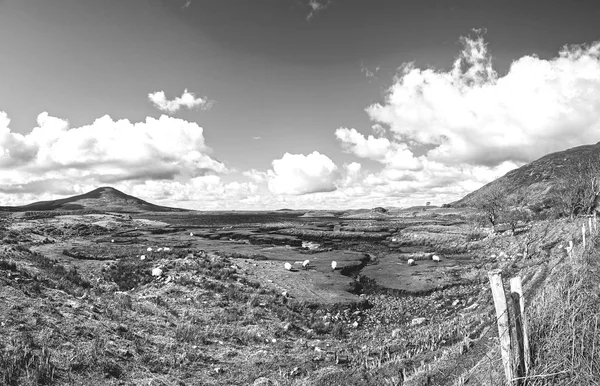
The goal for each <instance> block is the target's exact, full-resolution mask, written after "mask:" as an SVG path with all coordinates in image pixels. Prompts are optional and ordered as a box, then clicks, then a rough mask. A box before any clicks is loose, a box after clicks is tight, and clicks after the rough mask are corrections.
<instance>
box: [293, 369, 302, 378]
mask: <svg viewBox="0 0 600 386" xmlns="http://www.w3.org/2000/svg"><path fill="white" fill-rule="evenodd" d="M301 372H302V371H301V370H300V367H294V368H293V369H292V371H290V376H292V377H297V376H299V375H300V374H301Z"/></svg>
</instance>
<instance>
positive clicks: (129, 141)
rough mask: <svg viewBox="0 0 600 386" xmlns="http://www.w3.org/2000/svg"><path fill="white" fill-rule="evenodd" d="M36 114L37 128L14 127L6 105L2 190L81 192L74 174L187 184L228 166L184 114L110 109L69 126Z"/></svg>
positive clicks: (89, 184)
mask: <svg viewBox="0 0 600 386" xmlns="http://www.w3.org/2000/svg"><path fill="white" fill-rule="evenodd" d="M37 121H38V124H37V126H36V127H35V128H33V129H32V130H31V132H29V133H26V134H19V133H13V132H11V130H10V128H9V123H10V121H9V119H8V117H7V115H6V113H4V112H0V186H1V187H2V188H0V192H4V193H5V194H11V193H18V194H21V195H26V194H35V195H39V194H43V193H51V194H64V193H65V192H71V193H81V192H82V191H81V190H80V189H79V188H77V187H74V186H73V182H74V181H77V183H78V184H79V185H80V186H81V187H86V188H91V189H94V188H95V187H98V186H103V185H115V186H116V185H118V184H123V183H125V182H126V181H130V182H129V183H130V184H139V183H143V182H144V181H152V180H166V181H178V182H181V183H186V182H187V181H194V179H195V178H200V177H206V176H211V175H216V174H223V173H227V172H228V169H227V167H226V166H225V165H224V164H223V163H222V162H219V161H217V160H216V159H214V158H212V157H211V156H210V154H211V149H210V148H209V147H208V146H207V145H206V144H205V141H204V135H203V129H202V127H200V126H198V125H197V124H196V123H193V122H187V121H185V120H182V119H177V118H172V117H168V116H166V115H163V116H161V117H160V118H159V119H154V118H150V117H149V118H146V120H145V121H142V122H134V123H132V122H130V121H129V120H126V119H123V120H117V121H114V120H113V119H112V118H110V117H109V116H108V115H105V116H103V117H101V118H99V119H97V120H95V121H94V122H93V123H92V124H90V125H85V126H81V127H76V128H70V127H69V123H68V121H66V120H63V119H60V118H56V117H52V116H50V115H49V114H48V113H46V112H44V113H41V114H39V116H38V120H37ZM82 189H83V188H82ZM91 189H90V190H91ZM22 197H23V198H25V197H26V196H22ZM37 199H39V196H38V198H37Z"/></svg>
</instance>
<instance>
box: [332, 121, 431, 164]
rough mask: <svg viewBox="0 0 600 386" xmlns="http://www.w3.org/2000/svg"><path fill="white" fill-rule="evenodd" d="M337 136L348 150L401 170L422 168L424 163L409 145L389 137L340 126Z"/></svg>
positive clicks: (336, 132) (358, 155)
mask: <svg viewBox="0 0 600 386" xmlns="http://www.w3.org/2000/svg"><path fill="white" fill-rule="evenodd" d="M335 136H336V137H337V139H338V140H339V141H340V142H341V143H342V147H343V148H344V149H346V151H348V152H350V153H353V154H354V155H356V156H357V157H361V158H369V159H372V160H375V161H379V162H381V163H383V164H385V165H386V166H387V167H389V168H392V169H399V170H420V169H421V168H422V167H423V165H422V163H421V161H420V160H419V159H418V158H416V157H415V156H414V155H413V153H412V152H411V151H410V150H409V149H408V145H406V144H404V143H400V142H392V141H390V140H389V139H387V138H383V137H379V138H376V137H374V136H372V135H369V136H368V137H365V136H364V135H362V134H360V133H359V132H358V131H356V130H355V129H347V128H339V129H337V130H336V131H335Z"/></svg>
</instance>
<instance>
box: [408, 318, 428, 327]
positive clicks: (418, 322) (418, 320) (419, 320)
mask: <svg viewBox="0 0 600 386" xmlns="http://www.w3.org/2000/svg"><path fill="white" fill-rule="evenodd" d="M426 321H427V319H426V318H414V319H413V320H412V322H411V323H410V324H411V325H413V326H420V325H421V324H423V323H425V322H426Z"/></svg>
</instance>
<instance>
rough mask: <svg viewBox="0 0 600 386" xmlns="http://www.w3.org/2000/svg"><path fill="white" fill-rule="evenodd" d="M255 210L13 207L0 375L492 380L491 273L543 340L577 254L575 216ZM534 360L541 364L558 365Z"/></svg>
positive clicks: (1, 304) (64, 380) (0, 322)
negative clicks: (247, 214)
mask: <svg viewBox="0 0 600 386" xmlns="http://www.w3.org/2000/svg"><path fill="white" fill-rule="evenodd" d="M252 216H253V217H252V218H241V219H240V218H237V217H236V218H231V217H227V216H218V215H214V216H212V217H210V216H207V217H198V216H197V215H196V217H193V216H192V215H190V214H168V213H167V214H165V213H162V214H148V215H145V216H143V218H142V217H140V216H134V217H133V218H131V217H130V216H128V215H123V214H88V215H83V216H77V215H66V216H61V215H56V214H54V215H47V216H37V217H36V216H25V215H23V214H19V215H5V216H4V217H2V219H1V220H0V221H2V224H1V228H0V239H1V240H2V241H1V244H0V375H1V376H2V378H0V382H3V383H4V384H7V385H21V384H31V385H34V384H53V385H63V384H64V385H67V384H69V385H71V384H75V385H90V384H97V385H101V384H106V385H112V384H114V385H117V384H118V385H455V384H465V383H468V384H478V385H479V384H490V385H495V384H501V377H502V367H501V365H500V363H499V349H498V345H497V338H495V337H497V329H496V326H495V323H494V321H495V315H494V311H493V303H492V300H491V294H490V291H489V284H488V281H487V272H488V271H489V270H491V269H501V270H502V273H503V276H504V278H505V279H508V278H509V277H511V276H514V275H520V276H521V277H522V278H523V281H524V285H525V292H526V298H527V300H528V301H529V302H530V304H531V305H532V308H531V309H532V317H534V318H536V319H534V320H532V323H531V325H532V331H533V335H534V337H536V339H537V340H536V342H540V343H539V344H547V343H544V342H547V341H545V340H544V339H543V337H541V336H538V335H535V334H537V333H538V332H539V331H540V329H541V327H540V323H539V320H542V319H543V320H545V321H548V320H551V319H549V318H548V315H543V310H544V309H545V308H540V307H539V306H536V304H537V305H539V304H545V305H546V306H548V305H549V302H558V301H562V300H564V299H562V298H560V296H559V295H558V294H557V293H552V294H550V293H549V292H548V291H549V288H552V287H551V286H548V283H549V282H551V283H557V282H559V280H558V278H561V280H562V276H561V272H562V273H564V272H565V269H566V268H565V267H566V266H568V267H571V266H573V267H575V265H573V264H571V263H568V260H567V254H566V252H565V248H564V247H565V246H566V243H567V241H568V240H569V239H574V240H576V241H577V235H578V232H580V226H581V224H580V223H578V222H573V223H571V222H567V221H554V222H550V221H542V222H536V223H534V224H530V225H528V226H527V227H526V228H523V229H521V231H520V233H519V234H517V235H512V233H511V232H509V231H507V232H504V233H495V234H489V233H486V232H485V231H484V230H483V229H481V228H478V227H477V226H475V225H474V224H473V223H472V222H471V220H470V218H469V215H468V213H450V214H448V213H443V214H439V213H435V212H433V213H430V214H419V215H418V216H416V215H414V214H412V215H406V216H404V217H402V216H397V217H390V218H386V219H360V218H352V219H344V218H330V217H329V218H302V219H300V218H296V217H293V216H291V215H289V216H288V217H286V216H284V215H281V214H279V215H278V216H271V215H269V216H266V215H265V217H261V216H260V215H256V214H253V215H252ZM138 217H140V218H138ZM579 235H580V233H579ZM579 237H581V236H579ZM148 248H151V249H152V250H151V251H149V250H148ZM525 248H527V249H526V250H527V255H526V256H524V255H523V251H524V250H525ZM588 249H589V248H588ZM594 253H595V252H594V250H587V251H580V253H579V255H578V256H586V258H585V261H586V262H587V263H586V264H589V263H590V262H592V263H593V262H594V261H595V260H594V259H596V260H597V257H594V256H596V255H594ZM433 254H437V255H438V256H440V257H441V261H440V262H439V263H435V262H433V261H432V260H431V257H432V255H433ZM142 256H143V259H142ZM408 259H413V260H415V261H416V265H414V266H409V265H408V264H407V263H406V262H407V260H408ZM582 259H583V257H582ZM304 260H309V261H310V263H309V265H308V268H307V269H303V267H302V265H301V263H302V262H303V261H304ZM332 261H336V262H337V263H338V267H337V269H336V270H332V269H331V262H332ZM578 261H580V262H582V261H584V260H578ZM284 263H290V264H291V265H292V266H293V269H292V270H286V269H284ZM578 264H580V265H577V267H581V266H582V265H581V264H583V263H578ZM588 266H589V265H588ZM157 268H158V269H160V272H158V271H157V270H156V269H157ZM569 269H570V268H569ZM573 269H575V268H573ZM153 271H154V274H156V275H155V276H153ZM588 271H589V272H596V271H594V270H593V269H592V270H588ZM569 272H571V271H569ZM563 276H564V275H563ZM578 277H579V276H578ZM565 285H566V284H565ZM581 285H583V284H581ZM586 285H587V284H586ZM586 288H587V287H586ZM598 290H599V289H598V287H597V286H596V287H593V285H592V286H591V287H590V288H588V291H591V292H590V293H591V294H596V295H595V296H597V295H598ZM594 291H595V292H594ZM569 301H571V299H569ZM544 302H546V303H544ZM580 306H581V307H583V305H580ZM546 308H547V307H546ZM595 312H596V316H595V317H596V319H595V320H596V321H597V312H598V311H595ZM575 319H576V318H575ZM575 319H573V320H575ZM573 325H574V324H573ZM547 327H548V326H547ZM586 328H590V329H591V330H590V331H594V330H593V328H592V327H590V326H588V325H586ZM582 333H583V334H584V335H585V334H586V332H585V331H583V332H582ZM588 334H591V332H588ZM594 339H596V338H595V337H593V336H592V338H591V342H595V340H594ZM582 344H583V343H582ZM597 347H600V342H598V346H597ZM535 349H536V350H538V351H536V352H537V353H539V352H540V351H539V350H540V347H535ZM544 350H545V352H549V351H548V349H547V348H545V349H544ZM591 350H592V351H593V350H594V349H591ZM588 351H590V350H588ZM586 355H588V354H587V351H585V352H583V353H582V354H581V355H580V356H578V357H577V358H579V359H580V361H579V362H578V363H580V365H581V366H583V364H582V363H584V362H585V361H584V360H583V359H582V358H585V356H586ZM537 358H538V359H537V360H538V362H537V366H538V367H534V372H535V371H540V374H541V372H546V373H550V372H551V371H554V372H557V371H560V370H561V369H557V368H554V369H552V368H545V369H544V370H541V368H540V367H539V363H541V362H539V361H541V360H542V359H543V361H544V363H549V362H548V361H550V359H548V358H545V357H544V355H543V354H541V353H540V354H539V355H538V357H537ZM594 363H595V362H593V360H592V370H594V369H597V368H594V367H593V366H594ZM573 368H574V367H573ZM563 370H564V369H563ZM540 379H542V378H540ZM543 379H545V380H546V381H547V382H549V383H547V384H554V383H552V379H553V378H552V377H549V378H548V377H545V378H543ZM582 379H583V378H582ZM461 382H462V383H461ZM582 382H583V381H582ZM556 384H561V383H556ZM580 384H594V383H580Z"/></svg>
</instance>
